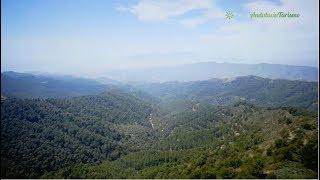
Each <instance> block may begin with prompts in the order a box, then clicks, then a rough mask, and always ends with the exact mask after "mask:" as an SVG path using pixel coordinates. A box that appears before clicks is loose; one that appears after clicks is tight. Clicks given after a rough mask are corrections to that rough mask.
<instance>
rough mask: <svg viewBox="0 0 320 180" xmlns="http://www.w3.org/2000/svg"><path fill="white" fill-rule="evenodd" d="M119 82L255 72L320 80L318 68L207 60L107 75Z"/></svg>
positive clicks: (226, 75) (173, 79)
mask: <svg viewBox="0 0 320 180" xmlns="http://www.w3.org/2000/svg"><path fill="white" fill-rule="evenodd" d="M106 75H107V76H108V77H109V78H111V79H114V80H118V81H125V82H128V81H149V82H167V81H198V80H207V79H211V78H230V77H236V76H247V75H254V76H260V77H265V78H272V79H289V80H306V81H318V68H316V67H308V66H292V65H280V64H265V63H263V64H233V63H215V62H203V63H195V64H185V65H179V66H173V67H156V68H147V69H136V70H121V71H120V70H119V71H113V72H109V73H107V74H106Z"/></svg>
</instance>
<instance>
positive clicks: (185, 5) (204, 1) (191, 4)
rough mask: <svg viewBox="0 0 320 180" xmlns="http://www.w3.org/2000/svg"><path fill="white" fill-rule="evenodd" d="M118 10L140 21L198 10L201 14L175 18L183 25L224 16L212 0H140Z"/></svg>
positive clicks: (190, 25) (162, 18)
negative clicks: (129, 13) (131, 14)
mask: <svg viewBox="0 0 320 180" xmlns="http://www.w3.org/2000/svg"><path fill="white" fill-rule="evenodd" d="M116 9H117V10H118V11H121V12H123V11H127V12H131V13H133V14H134V15H136V16H137V18H138V19H139V20H141V21H163V20H167V19H169V18H174V17H180V16H183V15H184V14H186V13H188V12H191V11H194V10H200V11H201V13H202V14H201V15H199V16H198V17H192V18H183V17H181V19H179V20H177V22H178V23H180V24H181V25H183V26H186V27H194V26H197V25H200V24H203V23H205V22H207V21H209V20H211V19H215V18H221V17H224V12H223V11H222V10H221V9H220V8H218V6H216V5H215V4H214V2H213V1H212V0H160V1H158V0H141V1H139V2H138V3H137V4H136V5H133V6H130V7H124V6H120V7H117V8H116Z"/></svg>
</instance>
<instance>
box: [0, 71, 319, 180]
mask: <svg viewBox="0 0 320 180" xmlns="http://www.w3.org/2000/svg"><path fill="white" fill-rule="evenodd" d="M2 78H6V80H5V81H3V79H2V81H1V82H2V85H3V86H5V87H6V86H7V87H6V88H4V89H3V88H2V89H1V92H2V95H1V144H2V146H1V177H2V178H317V177H318V112H317V107H318V96H317V91H318V87H317V83H316V82H305V81H289V80H271V79H265V78H260V77H257V76H244V77H239V78H235V79H228V80H227V79H212V80H208V81H193V82H172V83H143V84H141V83H133V84H130V85H128V84H127V85H116V86H115V85H112V86H111V85H102V84H100V83H98V82H94V83H93V81H92V82H91V84H90V85H88V80H85V81H84V82H82V81H80V80H79V79H77V80H74V79H68V81H69V82H70V81H71V82H74V81H76V82H77V86H78V87H77V88H76V89H75V88H73V87H72V88H71V87H68V86H66V84H68V83H66V80H65V79H61V78H60V79H55V81H51V80H50V78H51V77H50V78H49V77H48V78H49V80H48V79H47V80H48V81H46V82H48V83H45V84H44V83H41V82H43V77H41V78H39V77H34V76H31V77H29V76H21V74H18V75H17V76H14V77H12V75H10V78H11V79H10V78H7V76H5V75H2ZM12 78H13V79H14V80H15V82H16V81H18V80H19V81H20V82H21V81H23V82H25V83H24V84H23V85H25V86H26V88H27V89H28V91H24V88H23V87H22V86H21V84H19V86H15V84H16V83H10V82H11V80H12ZM30 78H31V80H30ZM30 82H32V83H30ZM62 82H63V83H62ZM51 83H54V86H55V87H56V91H54V93H52V92H51V93H49V94H48V92H49V91H48V90H50V85H51ZM8 87H10V89H8ZM29 87H34V88H36V89H37V90H36V91H33V89H31V88H29ZM97 87H99V88H101V89H99V88H98V89H97ZM78 89H81V90H82V91H81V93H79V94H77V93H74V92H75V91H77V90H78ZM92 89H94V91H91V90H92ZM10 92H14V93H10ZM28 92H32V96H26V94H27V93H28ZM66 92H67V93H66ZM83 93H84V94H83Z"/></svg>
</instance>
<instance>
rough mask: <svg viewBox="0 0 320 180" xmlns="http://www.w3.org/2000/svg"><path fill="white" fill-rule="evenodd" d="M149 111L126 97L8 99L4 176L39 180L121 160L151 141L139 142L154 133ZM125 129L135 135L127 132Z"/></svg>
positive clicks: (4, 105)
mask: <svg viewBox="0 0 320 180" xmlns="http://www.w3.org/2000/svg"><path fill="white" fill-rule="evenodd" d="M150 112H151V107H150V105H149V104H147V103H145V102H143V101H141V100H139V99H137V98H135V97H133V96H130V95H128V94H125V93H121V92H108V93H105V94H101V95H95V96H94V95H91V96H83V97H77V98H72V99H68V100H59V99H47V100H40V99H36V100H27V99H25V100H22V99H15V98H3V99H2V100H1V144H2V145H1V174H2V177H7V178H9V177H15V178H26V177H39V176H40V175H42V174H44V173H45V172H46V171H52V170H57V169H59V168H61V167H64V166H67V165H70V164H76V163H99V162H101V161H102V160H105V159H110V160H111V159H115V158H118V157H119V156H120V155H121V154H122V153H125V152H129V151H132V150H134V149H136V148H137V146H139V145H140V144H138V143H137V142H139V143H143V144H146V142H145V141H149V139H151V138H152V137H151V136H150V137H139V138H138V136H139V135H141V133H143V135H144V133H145V132H148V129H151V125H150V124H149V123H148V117H149V114H150ZM126 128H127V129H130V130H132V131H135V133H136V134H134V135H131V134H130V133H128V132H126V133H124V132H123V129H126ZM131 136H133V137H131ZM134 136H137V137H134Z"/></svg>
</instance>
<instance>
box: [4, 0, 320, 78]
mask: <svg viewBox="0 0 320 180" xmlns="http://www.w3.org/2000/svg"><path fill="white" fill-rule="evenodd" d="M1 3H2V4H1V13H2V14H1V32H2V33H1V52H2V53H1V54H2V55H1V56H2V57H1V59H2V63H1V70H2V71H5V70H15V71H46V72H60V73H67V74H70V73H75V74H80V73H84V74H94V73H97V72H104V71H109V70H110V69H117V68H132V67H149V66H162V65H175V64H184V63H191V62H203V61H216V62H235V63H260V62H266V63H277V64H294V65H307V66H317V64H318V63H317V59H318V49H319V47H318V43H319V42H318V36H319V35H318V30H319V24H318V22H319V9H318V7H319V2H318V0H280V1H267V0H259V1H251V0H237V1H235V0H158V1H153V0H135V1H111V0H2V1H1ZM226 11H231V12H232V13H233V15H234V17H233V18H231V19H227V18H226V17H225V14H226ZM279 11H283V12H290V13H299V14H300V17H299V18H257V19H251V18H250V13H252V12H269V13H274V12H279Z"/></svg>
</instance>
